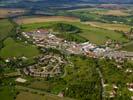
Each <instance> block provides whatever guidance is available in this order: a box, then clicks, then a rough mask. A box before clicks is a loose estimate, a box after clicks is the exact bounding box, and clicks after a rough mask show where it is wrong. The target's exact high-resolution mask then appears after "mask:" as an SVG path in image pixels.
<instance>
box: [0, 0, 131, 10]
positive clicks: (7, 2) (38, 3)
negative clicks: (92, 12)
mask: <svg viewBox="0 0 133 100" xmlns="http://www.w3.org/2000/svg"><path fill="white" fill-rule="evenodd" d="M90 3H93V4H99V3H116V4H133V0H0V7H21V8H43V7H45V8H46V7H60V6H66V5H67V6H69V5H71V6H75V5H81V4H90Z"/></svg>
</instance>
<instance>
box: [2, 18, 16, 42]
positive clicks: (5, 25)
mask: <svg viewBox="0 0 133 100" xmlns="http://www.w3.org/2000/svg"><path fill="white" fill-rule="evenodd" d="M13 28H14V25H13V24H12V23H11V22H10V21H9V20H8V19H3V20H0V41H2V40H3V39H5V38H6V37H8V36H11V34H12V33H11V31H12V29H13Z"/></svg>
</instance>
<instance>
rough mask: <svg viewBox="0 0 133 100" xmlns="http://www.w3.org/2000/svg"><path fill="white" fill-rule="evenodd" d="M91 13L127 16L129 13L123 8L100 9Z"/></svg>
mask: <svg viewBox="0 0 133 100" xmlns="http://www.w3.org/2000/svg"><path fill="white" fill-rule="evenodd" d="M91 13H95V14H99V15H112V16H129V15H130V14H129V13H128V12H126V11H124V10H100V11H93V12H91Z"/></svg>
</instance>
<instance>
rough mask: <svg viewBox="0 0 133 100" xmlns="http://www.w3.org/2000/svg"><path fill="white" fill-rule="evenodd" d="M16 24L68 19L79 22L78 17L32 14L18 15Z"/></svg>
mask: <svg viewBox="0 0 133 100" xmlns="http://www.w3.org/2000/svg"><path fill="white" fill-rule="evenodd" d="M15 21H16V22H17V23H18V24H30V23H40V22H53V21H68V22H80V20H79V19H78V18H75V17H65V16H46V17H42V16H34V17H20V18H18V19H15Z"/></svg>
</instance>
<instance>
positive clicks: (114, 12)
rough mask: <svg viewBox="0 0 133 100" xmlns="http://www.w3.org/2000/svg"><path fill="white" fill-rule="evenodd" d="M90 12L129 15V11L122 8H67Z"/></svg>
mask: <svg viewBox="0 0 133 100" xmlns="http://www.w3.org/2000/svg"><path fill="white" fill-rule="evenodd" d="M81 11H83V12H90V13H92V14H98V15H112V16H129V15H131V14H130V11H129V10H124V9H117V10H116V9H115V10H111V9H104V8H83V9H75V10H69V12H81Z"/></svg>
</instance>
